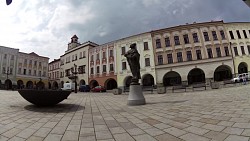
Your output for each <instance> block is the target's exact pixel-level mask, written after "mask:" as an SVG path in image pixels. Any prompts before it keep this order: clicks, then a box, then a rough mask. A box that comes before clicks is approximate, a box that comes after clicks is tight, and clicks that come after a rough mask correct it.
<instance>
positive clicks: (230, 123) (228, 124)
mask: <svg viewBox="0 0 250 141" xmlns="http://www.w3.org/2000/svg"><path fill="white" fill-rule="evenodd" d="M234 123H235V122H231V121H221V122H219V123H218V124H217V125H221V126H228V127H231V126H232V125H234Z"/></svg>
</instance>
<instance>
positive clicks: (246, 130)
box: [241, 129, 250, 137]
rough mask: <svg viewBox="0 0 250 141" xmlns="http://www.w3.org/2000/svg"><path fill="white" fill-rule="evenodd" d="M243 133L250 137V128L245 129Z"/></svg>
mask: <svg viewBox="0 0 250 141" xmlns="http://www.w3.org/2000/svg"><path fill="white" fill-rule="evenodd" d="M241 135H243V136H248V137H250V129H245V130H244V131H243V133H241Z"/></svg>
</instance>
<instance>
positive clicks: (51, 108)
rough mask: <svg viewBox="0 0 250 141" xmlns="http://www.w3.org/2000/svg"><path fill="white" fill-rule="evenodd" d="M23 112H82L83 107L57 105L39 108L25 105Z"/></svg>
mask: <svg viewBox="0 0 250 141" xmlns="http://www.w3.org/2000/svg"><path fill="white" fill-rule="evenodd" d="M24 109H25V110H28V111H33V112H41V113H69V112H76V111H80V110H84V109H85V107H84V106H81V105H77V104H57V105H54V106H48V107H39V106H36V105H27V106H25V107H24Z"/></svg>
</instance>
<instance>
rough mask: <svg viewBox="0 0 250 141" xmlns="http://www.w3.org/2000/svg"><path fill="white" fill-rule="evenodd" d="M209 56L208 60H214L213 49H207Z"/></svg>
mask: <svg viewBox="0 0 250 141" xmlns="http://www.w3.org/2000/svg"><path fill="white" fill-rule="evenodd" d="M207 55H208V58H213V52H212V49H211V48H208V49H207Z"/></svg>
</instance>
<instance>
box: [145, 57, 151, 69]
mask: <svg viewBox="0 0 250 141" xmlns="http://www.w3.org/2000/svg"><path fill="white" fill-rule="evenodd" d="M145 66H146V67H148V66H150V58H145Z"/></svg>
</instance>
